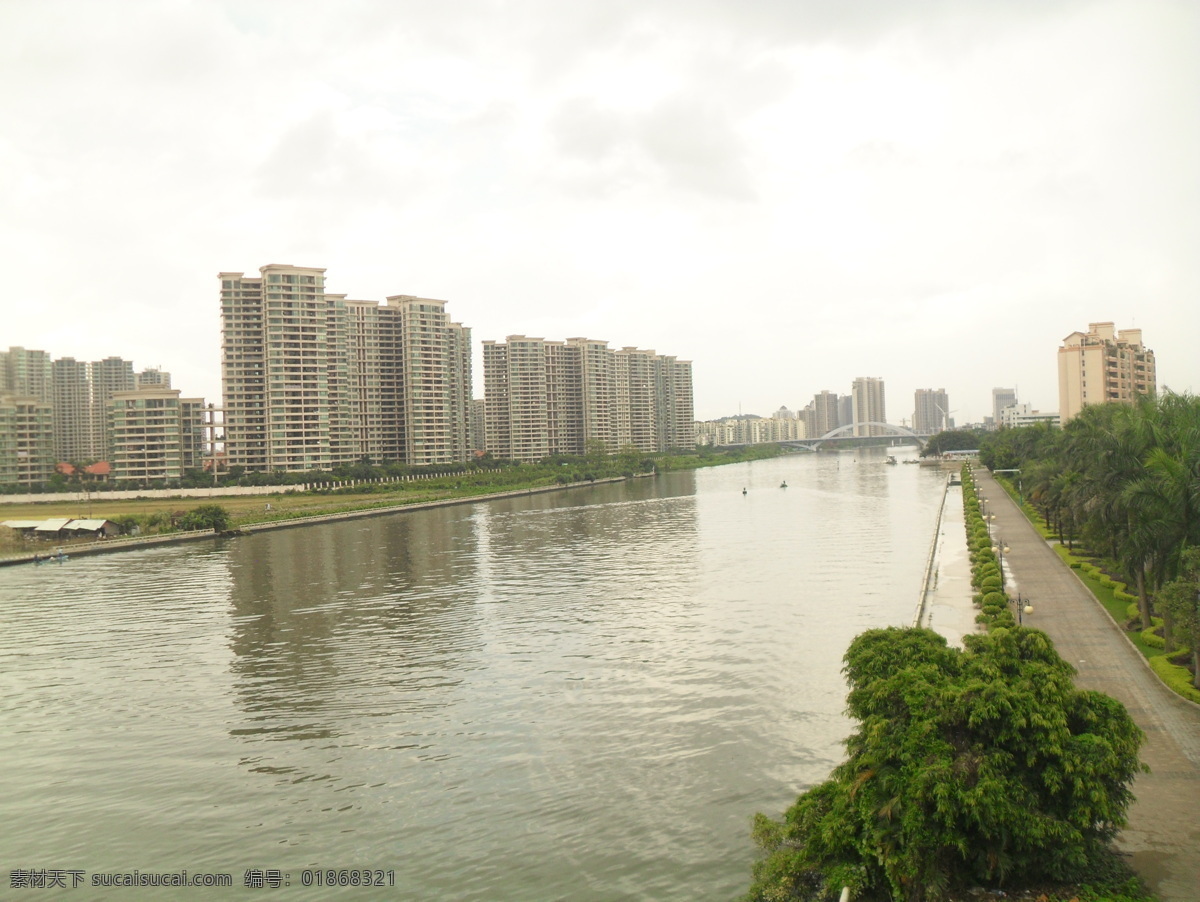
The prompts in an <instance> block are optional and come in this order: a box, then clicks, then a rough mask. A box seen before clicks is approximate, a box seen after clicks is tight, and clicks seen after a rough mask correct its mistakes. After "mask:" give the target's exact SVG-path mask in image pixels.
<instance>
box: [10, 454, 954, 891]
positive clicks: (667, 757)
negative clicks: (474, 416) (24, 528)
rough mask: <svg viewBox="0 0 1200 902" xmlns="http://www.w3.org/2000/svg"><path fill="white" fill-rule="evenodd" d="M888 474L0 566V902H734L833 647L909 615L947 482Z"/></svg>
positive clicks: (788, 469) (843, 460)
mask: <svg viewBox="0 0 1200 902" xmlns="http://www.w3.org/2000/svg"><path fill="white" fill-rule="evenodd" d="M911 453H913V452H912V451H911V450H907V449H903V450H901V451H900V454H901V455H906V454H911ZM883 461H884V454H883V452H882V451H874V452H866V451H859V452H849V453H847V452H843V453H837V454H819V455H807V456H793V457H786V458H781V459H775V460H770V461H759V462H756V463H752V464H738V465H732V466H726V467H719V468H713V469H708V470H700V471H695V472H684V473H669V474H663V475H660V476H658V477H655V478H649V479H639V480H634V481H630V482H627V483H624V484H620V485H603V486H595V487H591V488H586V489H576V490H569V491H563V492H555V493H551V494H544V495H532V496H527V497H520V498H513V499H504V500H496V501H489V502H480V503H475V504H469V505H460V506H453V507H444V508H436V509H427V510H422V511H412V512H408V513H399V514H393V515H388V516H381V517H372V518H368V519H360V520H352V521H344V522H340V523H334V524H326V525H319V526H309V527H303V528H296V529H288V530H279V531H274V532H267V533H260V534H257V535H254V536H248V537H243V538H238V539H232V540H213V541H211V542H199V543H192V544H186V545H179V546H174V547H166V548H155V549H147V550H142V551H130V552H126V553H121V554H113V555H104V556H99V557H91V558H77V559H74V560H70V561H67V562H66V563H64V564H61V565H60V564H45V565H41V566H36V567H35V566H28V565H26V566H20V567H9V568H4V569H0V623H2V624H3V630H2V631H0V689H2V692H3V698H2V701H0V704H2V706H3V708H2V714H0V727H2V731H0V761H3V765H2V767H0V818H2V819H3V820H2V823H3V824H4V826H3V827H0V870H3V871H5V872H6V873H4V874H3V875H0V876H2V877H3V879H4V880H5V889H6V890H7V889H8V888H9V885H10V883H9V881H10V875H9V873H7V872H11V871H13V870H15V869H30V870H34V869H62V870H66V869H73V870H76V871H79V872H82V873H83V875H84V876H83V877H82V878H81V879H83V880H85V881H90V880H92V879H93V877H94V875H96V874H102V873H112V872H121V873H131V872H134V871H138V872H140V873H141V874H147V873H151V872H179V871H182V870H185V869H186V870H187V871H188V872H189V874H190V875H195V874H199V873H203V872H223V873H228V874H231V875H232V876H233V882H234V886H233V888H232V889H226V890H220V889H213V888H190V889H186V890H179V889H169V890H165V889H155V888H142V889H139V890H128V889H126V890H101V889H97V888H94V887H90V886H86V885H85V887H81V888H80V889H79V890H77V891H74V892H73V893H66V894H64V895H65V897H66V898H79V899H84V898H136V899H159V898H162V899H166V898H179V897H181V896H182V897H185V898H196V899H218V898H256V897H261V896H263V895H264V894H265V895H266V896H267V897H269V898H273V899H283V898H287V899H293V898H303V899H323V898H395V899H405V900H408V899H414V900H443V899H454V900H485V899H486V900H507V899H513V900H552V899H564V900H566V899H570V900H618V899H652V900H675V899H678V900H685V899H686V900H698V899H714V900H718V899H719V900H726V899H731V898H735V897H737V896H738V895H739V894H740V893H741V892H743V891H744V890H745V888H746V886H747V885H748V882H749V872H750V865H751V862H752V860H753V857H754V848H753V845H752V843H751V842H750V839H749V829H750V821H751V818H752V817H753V815H754V813H755V812H756V811H764V812H767V813H770V814H772V815H777V814H779V813H780V812H781V811H782V810H783V808H785V807H786V806H787V805H788V804H789V803H790V802H791V801H793V800H794V798H795V796H796V794H797V793H798V792H799V791H801V790H802V789H803V788H805V787H806V786H808V785H811V784H813V783H815V782H818V781H820V780H822V779H824V778H825V776H826V775H827V773H828V771H829V769H830V768H831V767H833V766H834V765H835V764H836V763H838V761H839V760H840V759H841V756H842V749H841V741H842V739H843V738H844V736H845V735H846V733H847V732H848V730H849V726H850V725H849V722H848V721H847V720H846V719H845V717H844V716H843V713H842V711H843V707H844V694H845V685H844V683H843V680H842V678H841V675H840V672H839V671H840V666H841V656H842V655H843V653H844V652H845V649H846V646H847V645H848V643H849V642H850V640H851V639H852V638H853V637H854V636H855V635H856V634H857V633H859V632H861V631H862V630H864V629H868V628H871V627H877V626H886V625H907V624H908V623H909V622H910V621H911V619H912V616H913V612H914V609H915V606H916V602H917V596H918V593H919V589H920V586H921V578H922V571H923V568H924V563H925V556H926V552H927V550H928V548H929V544H930V539H931V536H932V531H933V524H934V520H935V517H936V514H937V507H938V505H939V503H940V501H941V486H942V483H943V476H942V474H941V473H939V472H937V471H933V470H926V469H924V468H922V467H917V466H887V465H885V464H884V462H883ZM785 480H786V482H787V484H788V487H787V488H786V489H785V488H781V487H780V484H781V483H782V482H783V481H785ZM743 489H745V493H744V494H743ZM311 868H320V869H329V868H333V869H343V868H347V869H349V868H353V869H378V870H380V871H382V872H384V873H383V878H382V879H383V881H384V882H385V883H387V884H388V886H386V887H385V888H378V889H370V890H367V889H363V888H361V887H358V888H355V887H351V888H346V889H339V890H331V889H330V888H328V887H310V888H307V889H306V888H305V887H304V886H303V882H304V881H305V880H308V881H310V882H315V881H319V880H320V879H321V878H320V877H319V876H318V877H317V878H313V877H312V875H305V874H304V871H305V870H306V869H311ZM248 870H249V871H253V872H257V871H260V870H261V871H263V872H264V873H265V875H266V879H267V880H268V882H270V881H272V880H274V879H276V878H278V879H279V880H280V881H281V882H283V883H285V884H287V885H286V886H281V887H280V888H267V889H249V888H244V881H245V879H246V876H247V875H246V872H247V871H248ZM257 876H258V875H257V873H252V874H251V879H252V880H253V879H256V878H257ZM68 885H69V881H68ZM30 892H33V891H30ZM105 893H108V895H105ZM0 895H4V893H0ZM33 895H38V894H37V893H36V892H33ZM38 897H39V898H42V897H45V896H44V895H41V896H38Z"/></svg>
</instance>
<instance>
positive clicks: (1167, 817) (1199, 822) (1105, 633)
mask: <svg viewBox="0 0 1200 902" xmlns="http://www.w3.org/2000/svg"><path fill="white" fill-rule="evenodd" d="M975 479H976V482H977V484H978V486H979V488H980V496H981V497H982V498H986V499H987V500H988V512H989V513H991V514H995V520H994V521H993V522H992V534H993V536H995V537H997V538H998V539H1000V540H1002V541H1003V542H1004V544H1005V545H1007V546H1008V547H1009V548H1010V551H1009V552H1008V554H1006V555H1005V557H1004V566H1005V576H1006V583H1005V589H1006V590H1007V591H1008V592H1009V593H1010V594H1012V595H1014V596H1015V595H1016V593H1018V592H1020V594H1021V596H1022V597H1024V598H1028V599H1030V602H1031V603H1032V605H1033V608H1034V611H1033V614H1032V615H1027V616H1026V618H1025V622H1026V625H1027V626H1033V627H1036V628H1038V629H1040V630H1043V631H1045V632H1046V633H1047V634H1048V635H1049V636H1050V638H1051V639H1052V640H1053V641H1054V644H1055V646H1056V647H1057V648H1058V652H1059V654H1061V655H1062V656H1063V658H1064V659H1066V660H1067V661H1069V662H1070V663H1071V664H1072V665H1073V666H1074V667H1075V669H1076V670H1077V671H1078V674H1077V676H1076V678H1075V682H1076V685H1078V686H1080V687H1081V688H1085V689H1094V690H1098V691H1100V692H1104V693H1106V694H1108V695H1111V696H1112V697H1113V698H1116V699H1118V700H1119V701H1120V702H1121V703H1122V704H1124V705H1125V707H1126V708H1127V709H1128V710H1129V713H1130V715H1131V716H1132V717H1133V719H1134V721H1135V722H1136V723H1137V724H1138V726H1140V727H1141V728H1142V730H1144V731H1145V733H1146V742H1145V745H1144V746H1143V747H1142V760H1143V761H1145V762H1146V764H1148V765H1149V766H1150V769H1151V770H1150V773H1148V774H1142V775H1140V776H1139V777H1138V778H1137V780H1136V781H1135V783H1134V787H1133V789H1134V795H1135V796H1136V801H1135V802H1134V804H1133V805H1132V806H1131V808H1130V812H1129V824H1128V826H1127V827H1126V828H1125V830H1124V831H1122V833H1121V835H1120V837H1119V838H1118V843H1117V844H1118V847H1119V848H1120V849H1121V850H1122V851H1124V852H1125V853H1127V854H1129V855H1130V856H1131V862H1132V864H1133V866H1134V868H1135V869H1136V870H1137V871H1138V873H1139V874H1141V875H1142V877H1143V878H1145V880H1146V882H1147V884H1148V885H1149V886H1150V887H1151V889H1153V890H1154V891H1155V892H1157V893H1158V894H1159V895H1160V896H1161V898H1162V899H1163V900H1164V902H1196V900H1198V899H1200V816H1198V815H1197V811H1200V705H1195V704H1193V703H1191V702H1188V701H1186V700H1184V699H1181V698H1180V697H1179V696H1177V695H1175V694H1174V693H1173V692H1171V691H1170V690H1169V689H1167V688H1166V687H1165V686H1164V685H1163V684H1162V682H1161V681H1159V679H1158V678H1157V677H1156V676H1155V675H1154V674H1153V672H1152V671H1151V670H1150V667H1149V665H1148V664H1147V663H1146V660H1145V659H1144V658H1143V657H1142V656H1141V654H1139V653H1138V651H1137V650H1136V649H1135V648H1134V647H1133V645H1132V644H1131V643H1130V642H1129V640H1128V639H1126V638H1125V636H1124V635H1123V633H1122V630H1121V629H1120V627H1119V626H1118V625H1117V624H1115V623H1114V622H1113V620H1112V618H1111V617H1109V615H1108V612H1107V611H1106V610H1105V609H1104V608H1103V607H1102V606H1101V605H1100V604H1099V603H1098V602H1097V601H1096V600H1095V598H1094V597H1093V596H1092V594H1091V593H1090V592H1089V591H1088V590H1087V588H1086V587H1085V586H1084V585H1083V584H1082V583H1081V582H1080V581H1079V579H1078V578H1077V577H1076V575H1075V573H1074V571H1072V570H1071V569H1070V568H1069V567H1067V566H1066V565H1065V564H1064V563H1063V561H1062V559H1061V558H1059V557H1058V555H1057V554H1055V552H1054V549H1053V548H1052V547H1051V546H1050V544H1049V543H1047V542H1046V540H1045V539H1043V538H1042V536H1041V535H1040V534H1039V533H1038V532H1037V530H1035V529H1034V528H1033V525H1032V524H1030V522H1029V521H1028V519H1027V518H1026V517H1025V515H1024V513H1023V512H1022V511H1021V510H1020V509H1019V508H1018V507H1017V505H1016V504H1015V503H1014V502H1013V500H1012V499H1011V498H1010V497H1009V496H1008V494H1007V493H1006V492H1005V491H1004V489H1003V488H1001V486H1000V485H998V484H997V483H996V481H995V480H994V479H993V478H992V476H991V474H990V473H989V472H987V471H986V470H985V469H984V468H982V467H977V468H976V469H975Z"/></svg>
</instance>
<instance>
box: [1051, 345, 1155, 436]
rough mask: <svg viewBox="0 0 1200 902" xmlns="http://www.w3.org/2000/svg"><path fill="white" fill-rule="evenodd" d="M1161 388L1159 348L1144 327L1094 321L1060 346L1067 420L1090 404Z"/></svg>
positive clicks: (1062, 409)
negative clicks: (1149, 343)
mask: <svg viewBox="0 0 1200 902" xmlns="http://www.w3.org/2000/svg"><path fill="white" fill-rule="evenodd" d="M1156 389H1157V377H1156V374H1155V367H1154V352H1153V351H1151V350H1150V349H1149V348H1147V347H1145V346H1144V345H1143V344H1142V330H1141V329H1122V330H1120V331H1119V332H1118V331H1116V330H1115V329H1114V326H1113V324H1112V323H1089V324H1088V331H1087V332H1072V333H1071V334H1070V335H1068V336H1067V337H1066V338H1064V339H1063V343H1062V347H1060V348H1059V349H1058V413H1059V417H1060V418H1061V421H1062V422H1063V423H1066V422H1067V421H1068V420H1070V419H1071V418H1072V417H1074V416H1075V415H1077V414H1078V413H1079V411H1081V410H1083V408H1084V407H1086V406H1088V405H1089V404H1106V403H1108V402H1111V401H1116V402H1119V403H1125V404H1128V403H1130V402H1132V401H1133V399H1134V398H1135V397H1137V396H1138V395H1153V394H1154V393H1155V391H1156Z"/></svg>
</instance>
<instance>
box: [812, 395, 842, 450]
mask: <svg viewBox="0 0 1200 902" xmlns="http://www.w3.org/2000/svg"><path fill="white" fill-rule="evenodd" d="M841 425H843V423H842V419H841V412H840V410H839V406H838V396H837V393H836V392H831V391H829V390H824V391H821V392H818V393H817V394H815V395H813V399H812V422H811V423H809V424H808V426H809V435H811V436H812V437H814V438H820V437H821V436H823V435H825V434H826V433H829V432H832V431H833V430H834V429H837V428H838V427H839V426H841Z"/></svg>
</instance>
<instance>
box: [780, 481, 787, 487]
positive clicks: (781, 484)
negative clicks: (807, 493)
mask: <svg viewBox="0 0 1200 902" xmlns="http://www.w3.org/2000/svg"><path fill="white" fill-rule="evenodd" d="M779 487H780V488H781V489H786V488H787V480H786V479H785V480H784V481H783V482H781V483H779Z"/></svg>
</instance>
